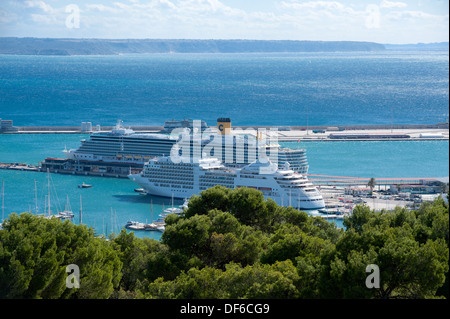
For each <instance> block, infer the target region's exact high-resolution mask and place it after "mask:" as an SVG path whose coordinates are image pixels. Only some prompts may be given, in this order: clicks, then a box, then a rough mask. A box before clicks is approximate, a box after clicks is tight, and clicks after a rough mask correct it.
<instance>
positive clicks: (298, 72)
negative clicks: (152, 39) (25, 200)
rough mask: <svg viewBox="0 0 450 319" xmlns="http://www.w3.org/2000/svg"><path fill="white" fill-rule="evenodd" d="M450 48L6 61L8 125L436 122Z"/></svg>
mask: <svg viewBox="0 0 450 319" xmlns="http://www.w3.org/2000/svg"><path fill="white" fill-rule="evenodd" d="M448 87H449V55H448V51H434V52H423V51H421V52H409V51H401V52H395V51H383V52H345V53H252V54H250V53H248V54H140V55H131V54H129V55H118V56H14V55H0V118H3V119H12V120H14V124H15V125H17V126H64V125H66V126H74V125H75V126H79V125H81V122H83V121H90V122H92V123H93V124H94V125H97V124H99V125H114V124H115V123H116V121H117V119H122V120H124V122H125V125H157V126H162V125H163V124H164V121H166V120H170V119H172V118H174V119H183V118H184V117H186V118H192V119H197V120H200V119H201V120H205V121H206V122H207V123H208V124H209V125H214V124H215V121H216V120H217V118H218V117H230V118H231V120H232V124H234V125H306V124H307V122H308V124H309V125H344V124H349V125H350V124H386V125H390V124H422V123H425V124H434V123H438V122H445V121H447V120H448V117H449V115H448V114H449V111H448V105H449V90H448Z"/></svg>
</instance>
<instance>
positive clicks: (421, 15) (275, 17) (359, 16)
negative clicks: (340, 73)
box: [0, 0, 449, 44]
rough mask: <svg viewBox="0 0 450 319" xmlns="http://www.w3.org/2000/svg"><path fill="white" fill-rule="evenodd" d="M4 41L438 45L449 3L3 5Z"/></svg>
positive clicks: (44, 1)
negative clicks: (360, 42)
mask: <svg viewBox="0 0 450 319" xmlns="http://www.w3.org/2000/svg"><path fill="white" fill-rule="evenodd" d="M0 37H39V38H107V39H126V38H129V39H142V38H144V39H256V40H312V41H371V42H378V43H392V44H405V43H432V42H447V41H448V39H449V3H448V1H447V0H401V1H395V0H393V1H389V0H366V1H361V0H360V1H357V0H338V1H325V0H324V1H322V0H320V1H315V0H252V1H250V0H113V1H107V0H0Z"/></svg>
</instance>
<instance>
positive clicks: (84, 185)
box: [78, 182, 92, 188]
mask: <svg viewBox="0 0 450 319" xmlns="http://www.w3.org/2000/svg"><path fill="white" fill-rule="evenodd" d="M78 187H79V188H91V187H92V185H89V184H86V183H85V182H83V183H82V184H80V185H78Z"/></svg>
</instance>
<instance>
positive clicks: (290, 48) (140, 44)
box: [0, 37, 385, 56]
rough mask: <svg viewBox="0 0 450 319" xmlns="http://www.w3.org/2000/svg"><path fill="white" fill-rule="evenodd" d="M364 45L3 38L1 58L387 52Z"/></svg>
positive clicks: (307, 42)
mask: <svg viewBox="0 0 450 319" xmlns="http://www.w3.org/2000/svg"><path fill="white" fill-rule="evenodd" d="M384 50H385V46H384V45H383V44H380V43H374V42H361V41H293V40H292V41H291V40H215V39H211V40H196V39H69V38H67V39H62V38H61V39H56V38H55V39H53V38H15V37H4V38H0V54H15V55H62V56H65V55H118V54H139V53H258V52H260V53H264V52H267V53H269V52H347V51H384Z"/></svg>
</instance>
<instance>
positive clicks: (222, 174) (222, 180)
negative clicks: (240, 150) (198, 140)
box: [128, 156, 325, 210]
mask: <svg viewBox="0 0 450 319" xmlns="http://www.w3.org/2000/svg"><path fill="white" fill-rule="evenodd" d="M128 177H129V178H130V179H131V180H133V181H134V182H135V183H137V184H138V185H139V186H140V187H142V188H143V189H144V190H145V192H147V193H148V194H150V195H156V196H163V197H175V198H189V197H191V196H192V195H194V194H199V193H200V192H201V191H203V190H205V189H207V188H210V187H213V186H215V185H221V186H225V187H227V188H231V189H234V188H236V187H249V188H254V189H257V190H259V191H261V192H262V193H263V195H264V196H265V197H266V198H271V199H273V200H274V201H275V202H276V203H277V204H278V205H281V206H286V207H287V206H292V207H294V208H296V209H302V210H317V209H321V208H324V207H325V203H324V200H323V198H322V195H321V194H320V192H319V191H318V190H317V189H316V188H315V187H314V186H313V185H312V184H311V183H310V182H309V181H308V179H307V178H306V177H305V176H303V175H301V174H298V173H295V172H294V171H293V170H292V169H291V168H290V165H289V163H285V164H284V165H283V166H282V168H281V169H280V168H278V165H277V164H276V163H272V162H271V161H269V160H264V161H261V160H256V161H254V162H252V163H251V164H249V165H246V166H244V167H241V168H230V167H226V166H224V165H223V164H222V162H221V161H220V160H218V159H216V158H199V159H195V158H192V157H191V158H185V159H184V160H181V161H178V160H177V161H173V160H172V158H171V157H165V156H164V157H159V158H155V159H152V160H150V161H149V162H148V163H147V164H145V166H144V169H143V170H142V172H141V173H139V174H130V175H129V176H128Z"/></svg>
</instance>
